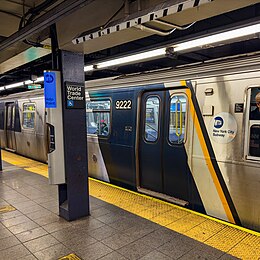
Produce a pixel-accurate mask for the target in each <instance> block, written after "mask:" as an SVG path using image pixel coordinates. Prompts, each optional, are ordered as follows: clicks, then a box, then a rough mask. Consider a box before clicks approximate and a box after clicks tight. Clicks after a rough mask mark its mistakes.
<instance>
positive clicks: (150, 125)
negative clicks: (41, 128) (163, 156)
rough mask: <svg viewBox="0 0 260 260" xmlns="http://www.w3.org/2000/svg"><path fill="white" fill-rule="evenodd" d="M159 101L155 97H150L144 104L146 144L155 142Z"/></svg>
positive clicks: (157, 128)
mask: <svg viewBox="0 0 260 260" xmlns="http://www.w3.org/2000/svg"><path fill="white" fill-rule="evenodd" d="M159 109H160V100H159V98H158V97H156V96H150V97H148V98H147V99H146V103H145V127H144V132H145V134H144V139H145V140H146V141H147V142H156V140H157V139H158V130H159Z"/></svg>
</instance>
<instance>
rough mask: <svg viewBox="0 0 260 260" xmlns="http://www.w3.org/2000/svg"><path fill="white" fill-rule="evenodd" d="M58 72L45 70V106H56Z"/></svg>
mask: <svg viewBox="0 0 260 260" xmlns="http://www.w3.org/2000/svg"><path fill="white" fill-rule="evenodd" d="M56 87H57V86H56V73H55V72H51V71H45V72H44V100H45V108H56V107H57V101H56Z"/></svg>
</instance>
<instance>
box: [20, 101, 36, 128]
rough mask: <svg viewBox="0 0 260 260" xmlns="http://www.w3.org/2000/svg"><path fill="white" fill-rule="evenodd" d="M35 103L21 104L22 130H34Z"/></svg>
mask: <svg viewBox="0 0 260 260" xmlns="http://www.w3.org/2000/svg"><path fill="white" fill-rule="evenodd" d="M35 108H36V106H35V103H24V104H23V128H25V129H34V127H35Z"/></svg>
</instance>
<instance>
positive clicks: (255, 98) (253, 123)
mask: <svg viewBox="0 0 260 260" xmlns="http://www.w3.org/2000/svg"><path fill="white" fill-rule="evenodd" d="M248 92H249V93H248V99H249V100H250V103H249V104H248V106H249V123H248V132H247V135H248V139H249V140H248V145H247V147H248V152H247V158H248V159H255V160H257V159H258V160H259V158H260V88H259V87H252V88H249V91H248Z"/></svg>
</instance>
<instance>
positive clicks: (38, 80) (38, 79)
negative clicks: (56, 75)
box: [34, 77, 44, 83]
mask: <svg viewBox="0 0 260 260" xmlns="http://www.w3.org/2000/svg"><path fill="white" fill-rule="evenodd" d="M34 82H37V83H38V82H44V77H39V78H37V79H36V80H35V81H34Z"/></svg>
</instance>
